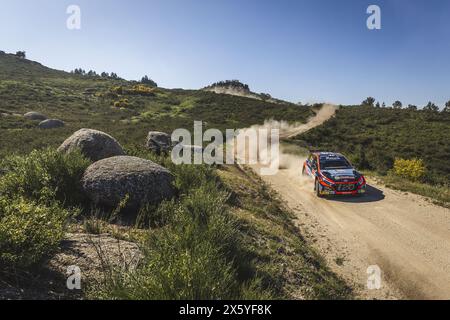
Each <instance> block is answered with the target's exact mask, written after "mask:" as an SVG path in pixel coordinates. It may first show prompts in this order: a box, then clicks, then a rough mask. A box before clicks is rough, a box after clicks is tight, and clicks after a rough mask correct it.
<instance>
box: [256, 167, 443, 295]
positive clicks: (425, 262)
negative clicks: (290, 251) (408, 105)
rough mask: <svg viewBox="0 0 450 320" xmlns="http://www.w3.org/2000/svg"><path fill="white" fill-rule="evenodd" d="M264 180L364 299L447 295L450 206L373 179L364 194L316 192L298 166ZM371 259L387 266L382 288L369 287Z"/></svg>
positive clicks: (382, 265) (382, 269)
mask: <svg viewBox="0 0 450 320" xmlns="http://www.w3.org/2000/svg"><path fill="white" fill-rule="evenodd" d="M300 167H301V165H300V163H299V166H298V168H300ZM263 179H264V180H265V181H266V182H268V183H269V184H270V185H271V186H272V187H273V189H274V190H276V191H277V192H278V193H279V195H280V196H281V197H282V199H284V200H285V202H286V204H287V205H288V206H289V207H290V208H291V209H292V210H294V212H295V213H296V215H297V217H298V225H299V227H300V228H301V229H302V231H303V233H306V235H307V238H309V240H310V241H311V242H313V243H314V246H315V247H316V248H317V249H318V250H319V251H320V252H321V253H322V254H323V255H324V256H325V257H326V259H327V260H328V262H329V264H330V266H331V267H332V269H333V270H334V271H336V272H337V273H339V274H341V275H342V276H343V277H344V278H346V279H347V280H349V281H351V282H352V283H354V285H355V287H356V293H357V295H358V296H359V297H360V298H363V299H402V298H409V299H411V298H413V299H450V210H448V209H445V208H442V207H438V206H435V205H433V204H430V203H429V202H427V201H426V200H425V199H424V198H422V197H420V196H417V195H412V194H405V193H402V192H397V191H393V190H390V189H388V188H385V187H383V186H380V185H378V184H376V183H375V182H374V181H369V184H370V187H369V189H368V194H367V195H366V196H364V197H362V198H352V197H350V198H349V197H344V198H342V197H337V198H336V197H334V198H328V199H319V198H317V197H316V196H315V194H314V192H313V183H312V182H311V181H310V180H309V179H310V178H309V177H302V176H301V174H300V170H299V169H298V170H293V169H287V170H281V171H279V173H278V174H277V175H274V176H265V177H263ZM306 179H308V180H309V181H306ZM337 261H339V263H337ZM372 265H378V266H379V267H380V268H381V271H382V286H381V288H380V289H379V290H368V289H367V280H368V274H367V268H368V267H369V266H372Z"/></svg>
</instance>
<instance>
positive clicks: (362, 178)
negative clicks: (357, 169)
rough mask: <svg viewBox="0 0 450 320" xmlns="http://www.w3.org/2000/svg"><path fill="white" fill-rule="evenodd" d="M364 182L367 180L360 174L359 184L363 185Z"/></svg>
mask: <svg viewBox="0 0 450 320" xmlns="http://www.w3.org/2000/svg"><path fill="white" fill-rule="evenodd" d="M364 183H366V180H365V179H364V177H363V176H360V177H359V180H358V185H360V186H362V185H363V184H364Z"/></svg>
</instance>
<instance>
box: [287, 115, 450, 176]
mask: <svg viewBox="0 0 450 320" xmlns="http://www.w3.org/2000/svg"><path fill="white" fill-rule="evenodd" d="M449 126H450V115H449V114H448V113H445V112H441V113H437V112H427V111H420V110H419V111H414V110H407V109H386V108H380V109H378V108H370V107H342V108H341V109H340V110H339V111H338V112H337V114H336V117H335V118H333V119H330V120H329V121H327V122H326V123H325V124H324V125H323V126H320V127H317V128H315V129H313V130H311V131H309V132H307V133H305V134H303V135H300V136H298V137H296V138H295V140H294V141H296V142H297V143H300V144H303V145H304V144H305V143H306V144H307V145H310V146H313V147H315V148H318V149H324V150H325V149H326V150H330V151H337V152H342V153H344V154H346V155H348V156H349V157H350V158H351V160H352V161H353V162H354V164H355V165H356V166H357V167H359V168H361V169H366V170H374V171H378V172H379V173H381V174H387V173H388V171H389V170H391V169H392V168H393V167H394V161H395V159H396V158H403V159H414V158H419V159H422V160H423V162H424V165H425V167H426V173H425V176H424V177H423V182H427V183H431V184H441V185H445V184H447V185H448V182H449V181H450V167H449V165H448V161H449V159H450V145H449V144H448V141H450V130H449ZM302 141H303V142H302Z"/></svg>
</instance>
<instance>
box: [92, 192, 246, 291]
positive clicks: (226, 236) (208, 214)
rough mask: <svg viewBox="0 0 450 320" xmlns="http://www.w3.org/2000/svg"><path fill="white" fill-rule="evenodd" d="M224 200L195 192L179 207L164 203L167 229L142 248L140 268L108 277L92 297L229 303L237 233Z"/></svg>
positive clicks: (217, 194) (237, 288) (219, 195)
mask: <svg viewBox="0 0 450 320" xmlns="http://www.w3.org/2000/svg"><path fill="white" fill-rule="evenodd" d="M225 201H226V195H225V194H223V193H221V192H217V191H214V190H207V189H202V188H201V189H198V190H196V191H195V192H193V194H191V195H189V196H187V197H185V198H184V199H183V200H182V201H180V202H175V201H171V202H166V203H165V204H164V205H163V206H161V208H160V210H161V214H163V215H164V216H166V217H171V218H170V220H171V223H170V224H169V225H168V226H167V227H165V228H162V229H160V230H158V231H157V232H154V233H151V234H150V235H149V237H148V240H147V241H145V243H144V244H143V245H142V248H141V249H142V251H143V254H144V258H143V261H142V263H141V266H140V267H138V269H137V270H135V271H130V272H127V273H123V272H120V271H112V273H110V275H111V276H110V277H109V278H107V279H106V281H105V283H104V285H103V287H102V288H101V289H100V290H99V291H98V292H97V293H96V294H97V295H98V296H101V297H103V298H116V299H117V298H119V299H189V300H191V299H231V298H238V297H239V295H240V286H239V282H238V280H237V277H236V270H235V266H234V263H233V257H234V253H235V251H236V244H237V240H236V239H238V235H237V229H236V228H235V224H234V222H233V220H232V219H231V216H230V214H229V213H228V211H227V208H226V205H225Z"/></svg>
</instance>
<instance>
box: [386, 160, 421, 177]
mask: <svg viewBox="0 0 450 320" xmlns="http://www.w3.org/2000/svg"><path fill="white" fill-rule="evenodd" d="M393 170H394V173H395V174H396V175H397V176H400V177H403V178H407V179H411V180H414V181H416V180H420V179H422V178H423V177H424V176H425V173H426V168H425V164H424V162H423V160H422V159H411V160H407V159H402V158H396V159H395V162H394V169H393Z"/></svg>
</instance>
